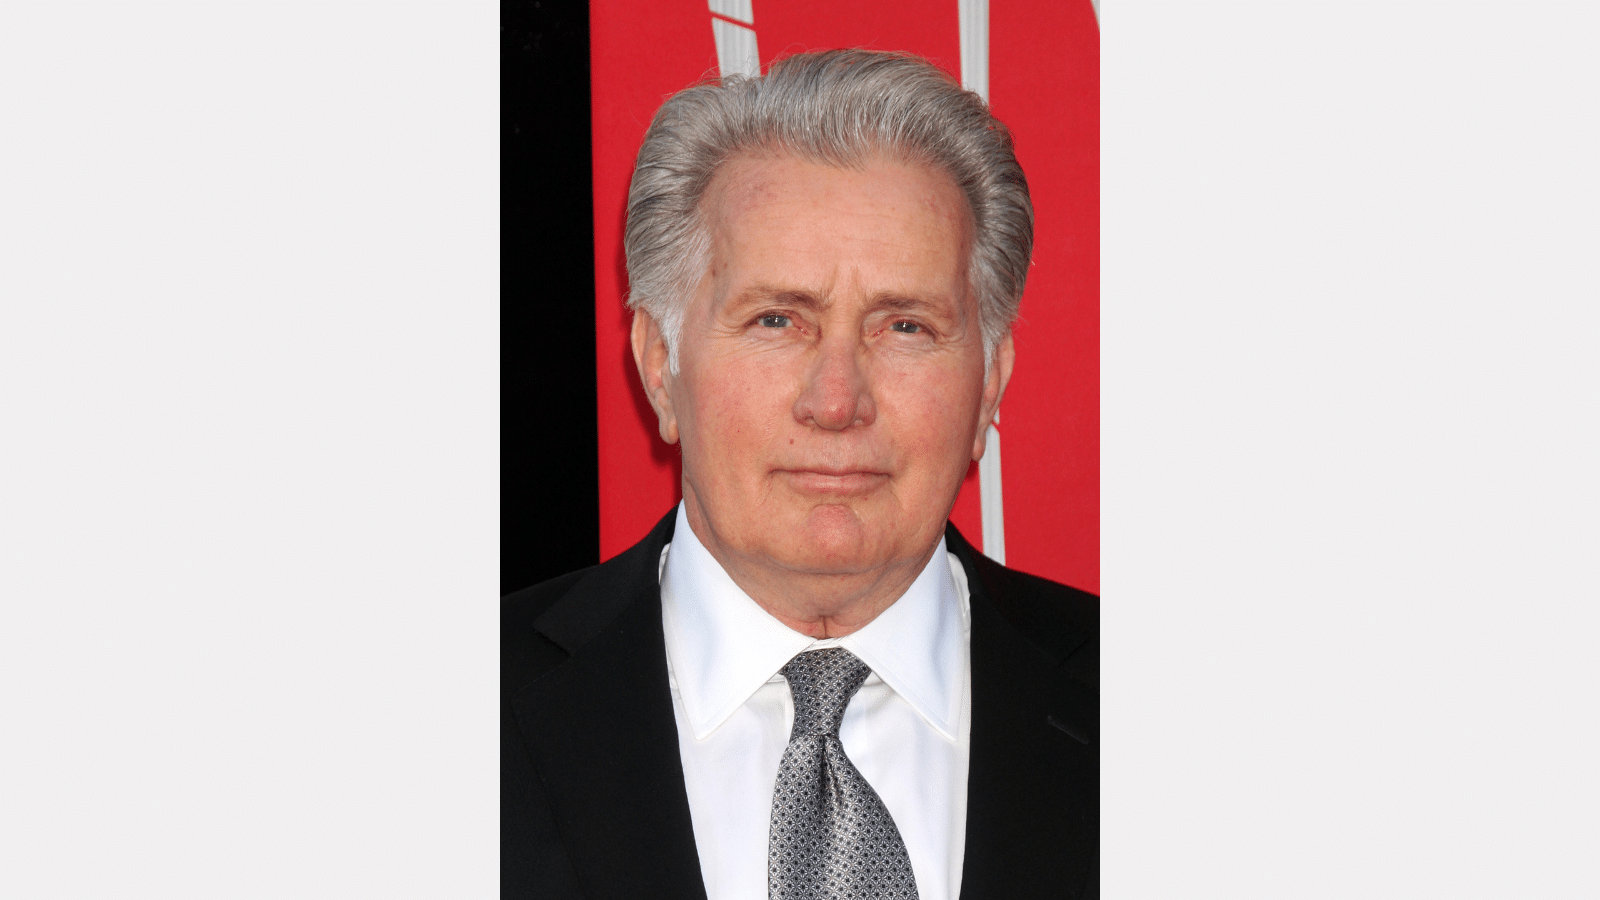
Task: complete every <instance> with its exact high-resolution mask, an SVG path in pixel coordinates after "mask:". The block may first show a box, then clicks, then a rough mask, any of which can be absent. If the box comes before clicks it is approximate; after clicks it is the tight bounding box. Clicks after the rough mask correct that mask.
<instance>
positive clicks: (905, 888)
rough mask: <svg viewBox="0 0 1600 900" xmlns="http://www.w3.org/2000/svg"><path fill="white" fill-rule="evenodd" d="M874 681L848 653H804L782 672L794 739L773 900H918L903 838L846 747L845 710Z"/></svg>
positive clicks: (771, 867) (785, 776)
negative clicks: (843, 731)
mask: <svg viewBox="0 0 1600 900" xmlns="http://www.w3.org/2000/svg"><path fill="white" fill-rule="evenodd" d="M871 671H872V670H871V669H869V668H868V667H867V664H866V663H864V662H862V661H861V660H859V659H856V657H855V654H853V653H851V652H850V651H849V650H846V649H844V648H842V647H833V648H830V649H827V650H812V651H810V652H809V653H802V654H800V655H799V656H796V657H795V658H794V659H792V660H790V661H789V664H788V665H786V666H784V667H783V669H782V672H783V677H785V678H787V679H789V690H790V691H791V692H793V694H794V730H793V731H792V732H790V734H789V747H788V749H786V750H784V751H783V762H782V764H780V765H779V766H778V784H777V789H776V790H775V791H774V792H773V795H772V830H771V832H770V833H769V835H768V837H767V896H768V897H769V898H770V900H823V898H852V900H853V898H871V900H880V898H881V900H888V898H891V897H892V898H895V900H916V896H917V882H916V879H915V878H914V877H913V876H912V874H911V858H910V857H909V856H907V855H906V844H905V841H903V840H901V839H900V829H898V828H896V827H895V826H894V819H892V818H890V816H889V810H888V809H886V808H885V807H884V805H883V801H882V800H881V799H879V798H878V792H877V791H875V790H873V789H872V785H870V784H867V780H866V779H865V778H862V777H861V773H860V772H858V771H856V767H855V764H854V763H852V762H850V758H849V757H847V756H845V755H844V745H842V744H840V743H839V723H840V722H841V721H842V720H843V719H844V708H845V706H846V705H847V704H849V702H850V698H851V697H853V696H855V693H856V691H857V690H859V689H860V688H861V683H862V682H863V681H866V680H867V675H868V674H869V673H871Z"/></svg>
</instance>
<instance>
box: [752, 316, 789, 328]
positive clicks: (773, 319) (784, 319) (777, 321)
mask: <svg viewBox="0 0 1600 900" xmlns="http://www.w3.org/2000/svg"><path fill="white" fill-rule="evenodd" d="M756 321H757V322H760V323H761V327H762V328H788V327H789V317H788V316H777V315H772V316H762V317H761V318H759V319H757V320H756Z"/></svg>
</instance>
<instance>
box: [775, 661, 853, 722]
mask: <svg viewBox="0 0 1600 900" xmlns="http://www.w3.org/2000/svg"><path fill="white" fill-rule="evenodd" d="M779 671H781V672H782V673H783V677H784V678H787V679H788V680H789V691H790V692H791V693H792V694H794V734H797V735H799V734H838V733H839V723H840V722H841V721H843V720H844V708H845V707H846V706H848V705H849V704H850V698H851V697H854V696H855V695H856V691H857V690H860V688H861V683H862V682H863V681H866V680H867V676H868V675H869V674H871V673H872V669H871V668H870V667H869V666H868V665H867V664H866V663H864V662H862V661H861V660H859V659H857V658H856V655H855V654H854V653H851V652H850V651H849V650H846V649H844V648H843V647H829V648H828V649H826V650H811V651H808V652H805V653H802V654H800V655H799V656H796V657H795V658H794V659H791V660H789V664H788V665H786V666H784V667H783V668H782V669H781V670H779Z"/></svg>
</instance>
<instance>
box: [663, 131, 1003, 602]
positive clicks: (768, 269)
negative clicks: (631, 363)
mask: <svg viewBox="0 0 1600 900" xmlns="http://www.w3.org/2000/svg"><path fill="white" fill-rule="evenodd" d="M702 210H703V213H704V215H705V216H706V220H707V222H708V223H709V229H710V236H711V256H710V258H711V265H710V269H709V271H708V272H707V273H706V275H705V277H704V279H703V280H702V281H701V283H700V285H699V288H698V290H697V292H696V293H695V294H694V295H693V298H692V300H691V302H690V304H689V306H688V308H687V310H686V312H685V316H684V322H683V329H682V339H681V341H682V342H681V344H680V347H679V371H678V372H677V373H676V374H673V373H670V372H667V371H666V370H665V366H664V365H661V364H660V363H659V362H658V363H657V364H656V365H655V366H654V371H655V372H656V374H657V375H658V379H659V385H660V387H659V389H654V390H652V391H651V394H652V401H653V402H654V403H655V404H656V408H657V411H658V413H659V414H660V416H661V430H662V436H663V437H664V438H666V439H667V440H668V441H669V442H670V441H672V440H674V439H680V440H681V441H682V443H683V482H684V484H683V491H684V500H685V504H686V511H687V513H688V516H689V521H690V524H691V525H692V526H693V527H694V529H695V533H696V534H697V535H698V536H699V537H700V538H701V540H702V541H703V542H704V543H705V544H706V545H707V547H708V549H710V550H711V551H712V553H713V555H715V556H717V557H718V558H719V559H722V560H724V562H725V564H727V563H730V562H732V563H736V564H739V565H750V564H755V565H762V566H765V567H767V568H769V569H770V568H772V567H776V568H778V569H780V570H786V571H790V572H794V573H796V574H800V573H811V574H822V573H831V574H863V573H869V572H872V571H875V570H882V569H883V568H884V567H886V566H891V567H894V566H898V567H905V566H908V565H915V566H921V565H922V564H923V563H924V562H925V561H926V559H927V554H928V552H929V551H930V550H931V549H932V547H933V545H934V544H935V542H937V540H938V537H939V535H940V533H941V532H942V530H943V527H944V522H945V519H946V517H947V516H948V515H949V512H950V508H951V506H952V505H953V504H954V502H955V497H956V492H957V490H958V489H959V488H960V484H961V481H962V478H963V477H964V476H965V474H966V472H967V466H968V463H969V462H970V461H971V460H973V459H976V458H977V457H978V456H980V455H982V451H983V431H984V428H985V427H986V426H987V425H988V423H989V421H990V419H991V418H992V416H993V413H994V409H995V407H996V406H997V405H998V403H999V398H1000V394H1001V392H1002V391H1003V389H1004V382H1005V379H1006V378H1007V377H1009V374H1010V368H1011V346H1010V339H1009V338H1007V339H1006V341H1005V343H1004V346H1002V347H1001V348H999V351H998V352H997V354H996V356H997V358H996V361H995V364H994V366H993V367H992V369H991V371H990V372H989V373H988V374H987V375H986V374H985V372H984V364H983V338H982V332H981V329H980V325H979V320H978V307H977V303H976V300H975V298H973V297H972V296H971V295H970V293H969V290H968V287H967V260H968V257H969V248H970V246H971V240H972V221H971V214H970V212H969V211H968V208H967V205H966V202H965V199H964V198H963V197H962V195H961V192H960V190H959V189H958V188H957V187H956V185H955V184H954V183H953V182H951V180H950V179H949V178H948V176H946V175H944V174H943V173H942V172H939V171H938V170H935V169H932V168H929V167H926V166H922V165H917V164H906V163H897V162H890V161H887V160H881V161H877V162H874V163H872V164H871V165H869V166H867V167H866V168H865V169H862V170H859V171H855V170H847V169H837V168H831V167H828V166H825V165H819V164H815V163H810V162H805V161H802V160H798V159H795V158H793V157H789V156H744V157H739V158H736V159H734V160H730V161H729V162H727V163H725V164H724V165H723V166H722V168H721V169H720V170H719V171H718V173H717V175H716V178H715V179H714V181H713V182H712V185H711V188H710V190H709V191H708V192H707V194H706V196H705V198H704V202H703V206H702ZM657 355H658V356H664V353H658V354H657ZM644 358H646V359H648V358H649V354H646V356H645V357H644ZM647 368H649V367H647ZM651 382H652V379H651V376H650V373H649V372H648V371H647V372H646V384H647V386H649V385H650V384H651Z"/></svg>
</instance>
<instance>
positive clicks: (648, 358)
mask: <svg viewBox="0 0 1600 900" xmlns="http://www.w3.org/2000/svg"><path fill="white" fill-rule="evenodd" d="M630 337H631V342H632V344H633V362H634V365H636V366H638V367H639V380H640V381H642V382H644V395H645V397H646V398H648V399H649V400H650V406H651V407H652V408H654V409H655V411H656V423H657V425H658V427H659V430H660V432H661V439H662V440H663V441H666V442H667V443H669V444H676V443H677V442H678V417H677V415H676V414H675V413H674V412H673V410H672V383H671V381H672V373H670V372H668V371H667V340H666V337H665V336H664V335H663V334H662V333H661V327H660V326H659V325H657V324H656V320H655V319H654V318H652V317H651V315H650V314H649V313H647V312H645V311H644V310H642V309H639V310H635V311H634V313H633V332H632V334H631V336H630Z"/></svg>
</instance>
